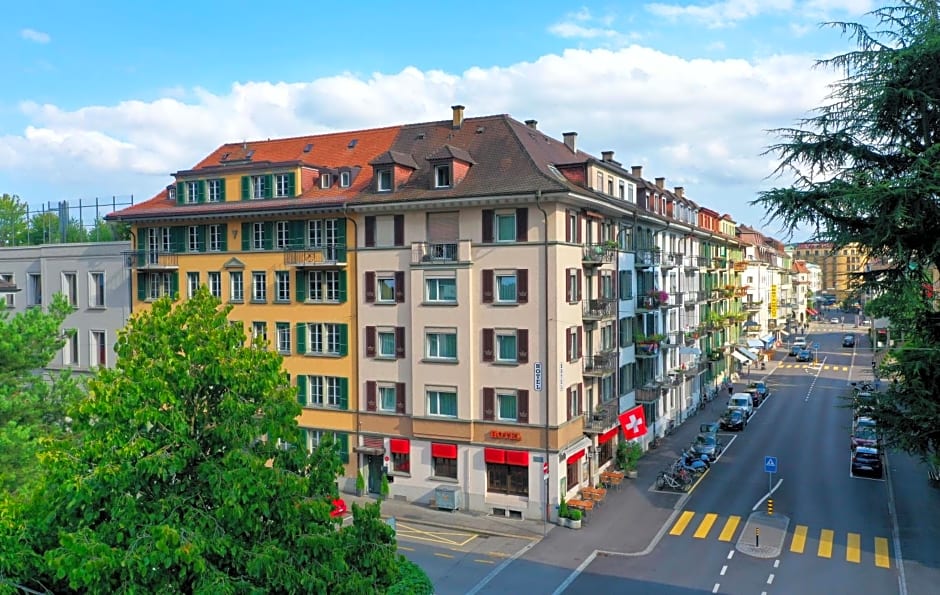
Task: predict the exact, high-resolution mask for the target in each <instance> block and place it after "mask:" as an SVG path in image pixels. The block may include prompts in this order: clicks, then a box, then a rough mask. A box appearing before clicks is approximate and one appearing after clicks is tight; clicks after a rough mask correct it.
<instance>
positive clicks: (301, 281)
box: [294, 271, 307, 303]
mask: <svg viewBox="0 0 940 595" xmlns="http://www.w3.org/2000/svg"><path fill="white" fill-rule="evenodd" d="M294 285H295V287H296V291H297V301H298V302H301V303H303V302H306V301H307V271H295V272H294Z"/></svg>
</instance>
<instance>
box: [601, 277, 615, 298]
mask: <svg viewBox="0 0 940 595" xmlns="http://www.w3.org/2000/svg"><path fill="white" fill-rule="evenodd" d="M604 297H606V298H610V299H612V300H615V299H617V275H613V274H612V275H611V276H610V295H607V296H604Z"/></svg>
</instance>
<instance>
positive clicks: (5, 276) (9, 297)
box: [0, 273, 16, 308]
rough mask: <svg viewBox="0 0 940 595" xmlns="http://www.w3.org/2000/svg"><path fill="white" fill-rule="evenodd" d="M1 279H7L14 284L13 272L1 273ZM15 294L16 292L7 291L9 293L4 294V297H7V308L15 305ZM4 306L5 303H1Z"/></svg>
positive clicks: (0, 305)
mask: <svg viewBox="0 0 940 595" xmlns="http://www.w3.org/2000/svg"><path fill="white" fill-rule="evenodd" d="M0 281H6V282H7V283H9V284H10V285H14V281H13V273H0ZM15 295H16V294H15V293H7V294H4V295H3V296H2V297H3V298H5V299H6V307H7V308H12V307H13V306H14V305H15V304H14V303H13V296H15ZM2 306H3V304H0V307H2Z"/></svg>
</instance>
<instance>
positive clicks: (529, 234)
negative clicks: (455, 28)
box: [0, 106, 797, 518]
mask: <svg viewBox="0 0 940 595" xmlns="http://www.w3.org/2000/svg"><path fill="white" fill-rule="evenodd" d="M463 109H464V108H463V107H461V106H455V107H454V108H453V113H452V117H451V119H449V120H445V121H437V122H427V123H419V124H408V125H401V126H392V127H387V128H378V129H370V130H358V131H351V132H342V133H335V134H324V135H315V136H305V137H296V138H288V139H277V140H268V141H260V142H245V143H238V144H227V145H223V146H221V147H219V148H218V149H217V150H216V151H214V152H213V153H212V154H210V155H208V156H207V157H206V158H205V159H203V160H202V161H200V162H199V163H198V164H196V165H195V166H194V167H193V168H191V169H188V170H183V171H179V172H176V174H175V175H174V177H175V180H174V183H173V184H171V185H169V186H168V187H167V188H165V189H164V190H163V191H162V192H160V193H159V194H158V195H157V196H155V197H154V198H153V199H151V200H149V201H146V202H143V203H140V204H137V205H134V206H132V207H129V208H127V209H124V210H121V211H118V212H115V213H112V214H111V215H109V216H108V219H109V220H111V221H123V222H127V223H130V224H131V227H132V230H133V239H132V242H131V245H129V246H128V249H127V250H126V253H125V254H123V255H122V261H123V265H124V266H125V267H126V268H125V275H126V277H127V279H128V280H129V284H128V286H127V287H126V288H125V289H126V290H127V291H126V294H127V295H129V296H130V299H131V300H132V302H133V304H132V306H133V309H139V308H146V307H147V304H148V302H150V301H152V300H153V299H156V298H159V297H161V296H163V295H168V294H169V295H178V296H179V297H180V298H183V299H185V298H186V297H187V296H188V295H191V293H192V292H193V291H195V289H196V288H198V287H199V286H201V285H207V286H208V288H209V290H210V291H211V292H212V293H213V294H214V295H215V296H217V297H218V298H220V300H222V301H223V302H224V303H229V304H232V306H233V308H232V312H231V318H232V320H233V321H240V322H241V323H242V324H243V325H244V326H245V329H246V334H247V335H250V336H252V337H262V338H263V339H266V340H267V341H268V343H269V344H270V345H271V348H272V349H276V350H278V351H279V352H280V353H281V354H282V355H283V356H284V367H285V369H286V370H287V372H288V373H289V374H290V378H291V381H292V383H293V384H295V385H296V390H297V399H298V402H299V403H300V404H301V405H302V406H303V409H302V414H301V416H300V418H299V423H300V425H301V427H302V428H304V431H305V436H306V441H307V446H309V447H313V446H315V445H316V444H317V443H318V441H319V440H320V439H321V437H322V436H323V435H325V434H327V433H330V434H333V435H334V436H336V438H337V439H338V440H339V442H340V445H341V447H342V451H343V456H344V462H345V463H346V465H347V467H346V476H345V477H344V478H342V479H341V482H342V485H341V488H342V489H344V490H346V491H351V490H352V489H354V485H355V478H356V477H357V475H358V474H359V473H362V474H363V475H364V476H365V478H366V480H367V486H368V490H369V491H370V492H375V493H377V492H378V491H379V487H380V484H381V478H382V476H383V475H386V476H388V477H389V479H390V481H391V482H392V483H391V493H392V496H393V497H399V498H404V499H407V500H409V501H418V502H430V501H437V500H440V499H441V498H442V497H444V496H446V497H447V499H448V500H456V501H457V503H458V505H459V506H462V507H465V508H470V509H474V510H480V511H486V512H490V513H493V514H504V515H507V516H521V517H534V518H539V517H542V516H543V515H548V516H550V515H552V514H554V505H555V504H557V503H558V502H559V500H560V499H561V498H565V497H570V496H571V495H573V494H575V493H576V492H577V491H578V490H579V489H580V487H581V486H584V485H588V484H592V485H593V484H594V483H596V480H597V478H598V475H599V474H600V473H601V472H602V471H603V470H605V469H606V468H607V466H609V465H611V464H612V459H613V456H614V452H615V449H616V445H617V443H618V442H619V440H620V439H621V437H620V436H619V435H618V434H619V427H618V420H617V416H618V415H619V414H620V413H622V412H624V411H626V410H628V409H630V408H632V407H634V406H636V405H642V406H643V408H644V412H645V416H646V420H647V423H648V426H649V427H650V429H651V432H650V433H649V434H648V435H647V436H646V437H645V438H644V442H647V441H648V440H650V439H651V438H652V437H653V436H655V435H661V434H662V433H663V432H664V431H666V429H667V428H668V427H669V425H670V424H675V423H681V421H682V420H683V419H684V418H685V416H686V415H687V414H688V412H689V411H690V410H691V409H692V408H694V407H696V406H697V405H698V404H699V402H700V400H701V399H702V397H703V395H704V394H705V392H706V391H707V390H709V389H714V388H715V387H716V386H717V385H718V383H719V382H720V381H721V380H722V379H723V378H724V377H726V376H727V375H728V374H730V373H731V372H732V371H735V370H738V369H741V366H746V365H750V364H751V362H752V361H755V360H756V357H757V356H756V355H755V353H754V350H753V349H749V348H748V347H749V344H748V341H749V340H751V341H754V340H757V341H759V342H760V343H761V346H762V347H763V346H766V345H767V344H769V342H770V339H771V338H773V339H776V340H779V338H780V336H781V333H784V332H787V331H786V328H785V327H786V324H788V323H789V322H790V321H792V319H793V313H794V311H797V310H796V306H794V305H793V304H792V303H789V302H788V300H790V298H791V294H790V293H789V292H790V289H789V288H790V287H791V284H790V280H789V276H790V273H791V267H790V265H789V260H788V257H787V256H786V254H785V252H783V250H782V249H781V246H780V245H779V243H778V242H776V241H774V240H770V239H767V238H764V237H763V236H760V235H759V234H757V232H754V233H753V234H750V235H747V234H744V235H742V233H741V231H742V229H744V230H745V231H746V228H742V227H739V226H738V225H737V224H736V223H735V222H734V221H733V219H732V218H731V217H730V216H729V215H720V214H718V213H717V212H714V211H712V210H709V209H707V208H705V207H702V206H699V205H697V204H695V203H694V202H693V201H691V200H690V199H689V198H688V197H686V196H685V193H684V190H683V189H682V188H678V187H676V188H672V189H668V188H667V187H666V184H665V179H663V178H657V179H655V180H654V181H652V182H651V181H648V180H646V179H644V178H643V174H642V169H641V168H639V167H632V168H629V169H628V168H624V167H623V166H622V165H621V164H620V163H618V162H617V161H615V160H614V153H613V152H604V153H602V157H601V158H596V157H594V156H592V155H590V154H587V153H585V152H583V151H581V150H579V149H578V148H577V146H576V141H577V135H576V133H566V134H564V135H563V140H561V141H559V140H556V139H554V138H551V137H549V136H547V135H546V134H544V133H543V132H541V131H540V130H539V129H538V126H537V123H536V122H535V121H533V120H529V121H526V122H524V123H523V122H519V121H516V120H514V119H512V118H510V117H508V116H506V115H498V116H487V117H480V118H464V113H463ZM0 262H2V259H0ZM3 270H4V269H3V266H2V265H0V272H2V271H3ZM752 277H754V279H752ZM9 281H11V282H15V281H16V279H10V280H9ZM772 295H773V296H774V297H773V299H774V301H773V303H769V302H770V300H771V296H772ZM784 304H786V306H783V305H784ZM750 347H752V348H756V346H755V345H753V344H752V345H750ZM104 363H105V364H106V363H107V362H104Z"/></svg>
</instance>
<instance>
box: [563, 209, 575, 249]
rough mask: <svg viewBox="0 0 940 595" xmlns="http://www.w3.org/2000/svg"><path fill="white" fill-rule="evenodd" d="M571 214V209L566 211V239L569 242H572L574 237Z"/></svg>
mask: <svg viewBox="0 0 940 595" xmlns="http://www.w3.org/2000/svg"><path fill="white" fill-rule="evenodd" d="M571 215H572V213H571V211H565V241H566V242H568V243H569V244H570V243H571V240H572V239H573V238H572V237H571Z"/></svg>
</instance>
